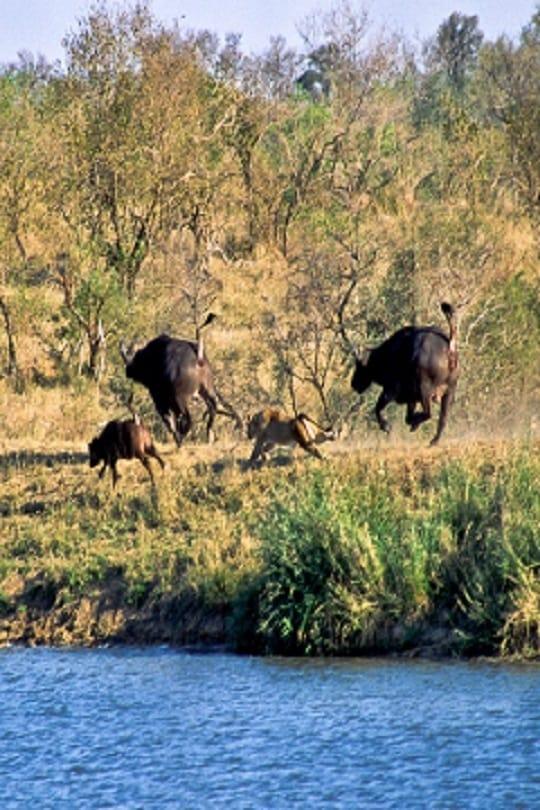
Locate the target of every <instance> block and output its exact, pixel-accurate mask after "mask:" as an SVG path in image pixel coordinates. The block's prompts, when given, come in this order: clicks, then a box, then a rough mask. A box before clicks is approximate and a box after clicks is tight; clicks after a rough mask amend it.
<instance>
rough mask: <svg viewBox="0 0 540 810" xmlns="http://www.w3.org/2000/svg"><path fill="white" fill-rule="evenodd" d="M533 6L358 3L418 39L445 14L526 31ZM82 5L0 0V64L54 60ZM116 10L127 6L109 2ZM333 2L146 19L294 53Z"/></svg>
mask: <svg viewBox="0 0 540 810" xmlns="http://www.w3.org/2000/svg"><path fill="white" fill-rule="evenodd" d="M537 4H538V0H409V1H408V2H407V0H366V2H359V3H354V5H355V6H357V7H360V8H365V9H366V10H367V12H368V14H369V17H370V19H371V21H372V23H373V28H374V30H377V29H379V28H380V27H381V26H383V25H386V26H387V27H388V28H389V29H390V30H400V31H402V32H403V33H404V34H405V35H406V36H407V37H408V38H409V39H411V40H413V41H418V40H419V39H425V38H426V37H428V36H431V35H432V34H434V33H435V32H436V30H437V28H438V26H439V25H440V23H441V22H442V21H443V20H445V19H446V18H447V17H448V16H449V15H450V14H451V13H452V12H453V11H458V12H460V13H462V14H467V15H470V14H476V15H477V16H478V18H479V26H480V29H481V30H482V31H483V32H484V35H485V37H486V38H487V39H495V38H496V37H497V36H499V35H500V34H503V33H505V34H507V35H509V36H511V37H515V36H516V35H517V34H519V32H520V30H521V28H522V27H523V26H524V25H526V24H527V23H528V22H529V21H530V19H531V17H532V15H533V13H534V11H535V9H536V7H537ZM91 5H92V3H91V2H88V0H0V63H6V62H12V61H14V60H15V59H16V57H17V53H18V52H19V51H30V52H31V53H33V54H34V55H38V54H43V55H44V56H45V57H46V58H47V59H48V60H49V61H53V60H55V59H62V57H63V49H62V46H61V41H62V38H63V37H64V35H65V34H66V33H67V32H68V31H69V30H71V29H76V22H77V19H78V18H81V17H85V16H86V14H87V13H88V10H89V8H90V7H91ZM114 5H120V6H121V7H125V6H129V5H132V3H129V0H128V2H121V3H120V4H117V3H116V4H114V3H109V6H111V7H112V6H114ZM334 5H335V3H334V2H333V0H289V2H284V0H153V2H151V3H150V6H151V9H152V11H153V13H154V15H155V16H156V17H157V18H158V19H159V20H161V21H163V22H164V23H170V22H172V20H173V19H175V18H176V19H178V20H179V21H180V22H181V24H182V26H185V27H186V28H191V29H195V30H198V29H201V28H208V29H210V30H211V31H213V32H215V33H217V34H219V35H220V36H221V37H223V35H224V34H226V33H228V32H235V33H241V34H242V42H243V47H244V50H245V51H248V52H250V51H255V52H260V51H262V50H263V49H264V48H265V47H266V45H268V43H269V40H270V37H271V36H276V35H278V34H282V35H283V36H284V37H285V38H286V40H287V42H288V43H289V45H291V46H294V47H300V44H301V43H300V40H299V38H298V34H297V25H298V23H299V22H301V20H302V19H304V18H305V17H306V16H307V15H310V14H312V13H314V12H316V11H317V10H323V11H324V10H328V9H329V8H330V7H332V6H334Z"/></svg>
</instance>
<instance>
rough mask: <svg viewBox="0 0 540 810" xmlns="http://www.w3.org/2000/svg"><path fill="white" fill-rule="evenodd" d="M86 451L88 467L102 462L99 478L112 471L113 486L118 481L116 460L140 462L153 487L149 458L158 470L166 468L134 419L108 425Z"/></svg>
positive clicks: (140, 423) (148, 437) (140, 425)
mask: <svg viewBox="0 0 540 810" xmlns="http://www.w3.org/2000/svg"><path fill="white" fill-rule="evenodd" d="M88 452H89V454H90V466H91V467H95V466H96V465H97V464H99V463H100V462H101V461H102V462H103V467H102V468H101V470H100V471H99V477H100V478H102V477H103V475H104V473H105V470H106V469H107V467H110V468H111V473H112V479H113V487H115V486H116V482H117V481H118V479H119V478H120V476H119V474H118V472H117V470H116V463H117V461H118V460H119V459H132V458H137V459H139V461H140V462H141V464H142V465H143V466H144V467H145V468H146V469H147V470H148V474H149V475H150V479H151V481H152V484H155V481H154V475H153V473H152V469H151V467H150V459H149V457H150V456H152V458H155V459H157V461H159V463H160V464H161V467H162V468H163V467H165V464H164V462H163V459H162V458H161V456H160V455H159V453H158V452H157V450H156V448H155V447H154V443H153V441H152V436H151V435H150V431H149V430H148V428H147V427H145V425H143V424H142V422H139V421H138V420H137V419H126V420H125V421H123V422H119V421H117V420H116V419H115V420H113V421H112V422H108V423H107V424H106V425H105V427H104V428H103V430H102V431H101V433H100V434H99V436H96V437H95V438H94V439H92V441H91V442H90V444H89V445H88Z"/></svg>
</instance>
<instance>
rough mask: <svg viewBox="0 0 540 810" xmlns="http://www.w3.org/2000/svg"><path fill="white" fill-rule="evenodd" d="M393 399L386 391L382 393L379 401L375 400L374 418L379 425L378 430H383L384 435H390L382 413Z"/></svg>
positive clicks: (388, 426)
mask: <svg viewBox="0 0 540 810" xmlns="http://www.w3.org/2000/svg"><path fill="white" fill-rule="evenodd" d="M393 399H394V398H393V397H392V396H391V395H390V394H388V393H387V392H386V391H382V393H381V395H380V396H379V399H378V400H377V404H376V405H375V416H376V417H377V422H378V423H379V427H380V429H381V430H384V432H385V433H390V425H389V424H388V422H387V420H386V419H385V418H384V416H383V415H382V412H383V410H384V409H385V408H386V406H387V405H388V404H389V403H390V402H392V400H393Z"/></svg>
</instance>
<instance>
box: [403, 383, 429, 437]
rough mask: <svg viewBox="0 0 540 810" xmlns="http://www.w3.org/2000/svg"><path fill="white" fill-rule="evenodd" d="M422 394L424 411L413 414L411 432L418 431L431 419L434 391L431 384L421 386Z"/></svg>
mask: <svg viewBox="0 0 540 810" xmlns="http://www.w3.org/2000/svg"><path fill="white" fill-rule="evenodd" d="M421 393H422V411H421V413H413V414H411V421H410V423H409V424H410V426H411V430H416V429H417V428H418V427H420V425H421V424H422V423H423V422H427V420H428V419H431V397H432V394H433V389H432V387H431V385H430V384H427V385H423V386H421Z"/></svg>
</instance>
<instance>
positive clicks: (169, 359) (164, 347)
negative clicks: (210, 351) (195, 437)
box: [120, 313, 241, 447]
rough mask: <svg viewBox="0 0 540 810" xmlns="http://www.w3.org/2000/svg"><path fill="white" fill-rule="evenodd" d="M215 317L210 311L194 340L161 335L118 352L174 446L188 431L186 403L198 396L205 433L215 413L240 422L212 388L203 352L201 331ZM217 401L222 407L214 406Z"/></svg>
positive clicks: (209, 370) (188, 422) (208, 365)
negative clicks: (136, 347) (203, 412)
mask: <svg viewBox="0 0 540 810" xmlns="http://www.w3.org/2000/svg"><path fill="white" fill-rule="evenodd" d="M214 318H215V315H214V314H213V313H210V314H209V315H208V317H207V319H206V321H205V322H204V324H203V325H202V326H201V327H200V328H199V329H198V330H197V340H195V341H191V340H184V339H178V338H174V337H170V336H169V335H166V334H162V335H159V336H158V337H156V338H154V339H153V340H151V341H150V342H149V343H147V344H146V346H144V347H143V348H142V349H139V351H137V352H135V353H134V354H132V355H130V354H129V353H128V352H127V351H126V349H125V347H124V346H123V344H121V346H120V352H121V354H122V358H123V360H124V363H125V366H126V375H127V377H128V378H129V379H131V380H134V381H135V382H138V383H140V384H141V385H144V386H145V388H147V389H148V391H149V392H150V396H151V397H152V400H153V402H154V405H155V407H156V410H157V412H158V414H159V415H160V417H161V418H162V420H163V423H164V424H165V427H166V428H167V429H168V430H169V431H170V433H171V434H172V436H173V438H174V440H175V442H176V444H177V446H178V447H180V446H181V444H182V442H183V440H184V439H185V437H186V435H187V434H188V433H189V431H190V429H191V426H192V423H193V420H192V418H191V414H190V411H189V405H190V403H191V402H192V401H193V400H195V399H198V398H200V399H202V400H203V401H204V403H205V405H206V408H207V420H206V433H207V437H208V439H210V438H211V436H212V425H213V423H214V419H215V417H216V414H217V413H220V414H223V415H225V416H229V417H230V418H232V419H235V420H236V422H237V424H241V423H240V419H239V417H238V415H237V414H236V413H235V412H234V410H233V409H232V407H231V406H230V405H228V403H227V402H226V401H225V400H224V399H223V397H222V396H221V395H220V394H218V392H217V391H216V389H215V387H214V382H213V376H212V369H211V367H210V363H209V362H208V358H207V357H206V354H205V352H204V346H203V341H202V337H201V335H200V332H201V330H202V329H203V328H204V327H205V326H207V325H208V324H209V323H211V322H212V321H213V320H214ZM218 401H219V402H221V403H222V404H223V405H224V406H225V410H224V409H220V408H218Z"/></svg>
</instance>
